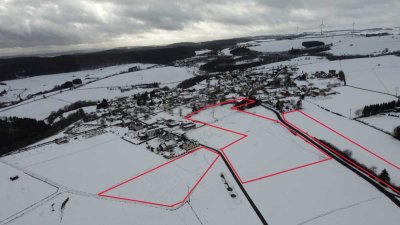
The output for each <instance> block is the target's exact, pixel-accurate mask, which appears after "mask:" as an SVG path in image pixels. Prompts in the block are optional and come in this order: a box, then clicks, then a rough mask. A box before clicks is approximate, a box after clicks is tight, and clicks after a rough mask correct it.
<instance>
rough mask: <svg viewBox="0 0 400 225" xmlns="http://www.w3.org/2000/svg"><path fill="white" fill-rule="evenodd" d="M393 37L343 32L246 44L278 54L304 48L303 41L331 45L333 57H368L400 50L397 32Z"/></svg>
mask: <svg viewBox="0 0 400 225" xmlns="http://www.w3.org/2000/svg"><path fill="white" fill-rule="evenodd" d="M390 33H393V34H394V35H389V36H381V37H365V36H361V35H358V34H356V35H352V34H349V33H348V32H347V34H346V32H344V33H342V34H339V35H323V36H320V35H313V36H308V37H307V36H306V37H304V38H299V39H292V40H271V39H269V40H265V41H263V40H260V41H258V42H257V43H256V42H250V43H247V44H252V45H254V44H255V43H256V46H251V47H249V48H250V49H252V50H255V51H260V52H280V51H289V50H290V49H292V48H304V47H303V46H302V43H303V42H305V41H322V42H324V43H325V44H331V43H332V44H333V46H332V47H331V50H329V51H328V52H329V53H332V54H334V55H369V54H381V53H382V52H383V51H384V50H385V49H386V48H387V49H388V50H389V51H390V52H392V51H398V50H400V37H399V35H398V31H394V32H390Z"/></svg>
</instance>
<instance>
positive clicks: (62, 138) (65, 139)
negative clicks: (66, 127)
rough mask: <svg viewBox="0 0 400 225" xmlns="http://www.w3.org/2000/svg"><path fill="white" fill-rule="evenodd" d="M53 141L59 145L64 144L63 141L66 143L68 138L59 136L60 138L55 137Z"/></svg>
mask: <svg viewBox="0 0 400 225" xmlns="http://www.w3.org/2000/svg"><path fill="white" fill-rule="evenodd" d="M55 142H56V144H58V145H61V144H64V143H68V142H69V139H68V138H67V137H61V138H57V139H56V140H55Z"/></svg>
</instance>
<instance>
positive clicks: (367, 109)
mask: <svg viewBox="0 0 400 225" xmlns="http://www.w3.org/2000/svg"><path fill="white" fill-rule="evenodd" d="M396 107H400V100H397V101H395V100H393V101H391V102H385V103H380V104H373V105H367V106H364V108H363V109H362V113H361V114H362V116H363V117H367V116H373V115H376V114H379V113H383V112H386V111H387V110H391V109H394V108H396Z"/></svg>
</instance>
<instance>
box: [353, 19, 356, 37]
mask: <svg viewBox="0 0 400 225" xmlns="http://www.w3.org/2000/svg"><path fill="white" fill-rule="evenodd" d="M355 25H356V23H354V22H353V34H354V33H355V32H356V30H355V28H354V27H355Z"/></svg>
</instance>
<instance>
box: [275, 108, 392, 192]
mask: <svg viewBox="0 0 400 225" xmlns="http://www.w3.org/2000/svg"><path fill="white" fill-rule="evenodd" d="M289 113H300V114H301V115H303V116H304V118H306V119H309V120H311V121H313V122H315V123H317V124H319V125H320V126H322V127H324V128H326V129H327V130H329V131H330V132H333V133H334V134H336V135H337V136H339V137H341V138H343V139H345V140H346V141H348V142H350V143H352V144H354V145H355V146H357V147H359V148H360V149H362V150H363V151H365V152H367V153H369V154H370V155H372V156H373V157H375V158H377V159H379V160H381V161H383V162H384V163H386V164H388V165H389V166H391V167H394V168H396V169H397V170H400V167H399V166H398V165H395V164H394V163H392V162H390V161H388V160H387V159H385V158H383V157H381V156H379V155H378V154H376V153H375V152H373V151H372V150H370V149H368V148H366V147H364V146H362V145H361V144H359V143H357V142H356V141H354V140H352V139H350V138H349V137H346V136H345V135H343V134H341V133H340V132H338V131H336V130H334V129H333V128H331V127H329V126H328V125H326V124H324V123H322V122H321V121H319V120H317V119H315V118H314V117H312V116H310V115H308V114H306V113H305V112H303V111H301V110H294V111H290V112H286V113H283V114H282V117H283V119H284V120H285V121H286V123H288V124H290V125H291V126H293V127H294V128H296V129H298V130H300V131H301V132H302V133H303V134H305V135H307V136H308V137H310V138H312V139H313V140H314V141H316V142H318V143H319V144H320V145H322V146H324V147H325V148H327V149H329V150H330V151H332V152H334V153H335V154H336V155H338V156H339V157H340V158H342V159H343V160H345V161H346V162H347V163H349V164H351V165H352V166H354V167H356V168H357V169H359V170H360V171H362V172H364V173H365V174H368V176H371V177H373V178H374V179H375V180H377V181H379V182H381V183H382V184H385V185H386V186H387V187H388V188H390V189H391V190H393V191H394V192H396V193H397V194H400V190H398V189H397V188H395V187H393V186H392V185H391V184H389V183H387V182H385V181H383V180H382V179H380V178H379V177H378V176H376V175H375V174H373V173H371V172H370V171H368V170H366V169H364V168H363V167H361V166H359V165H358V164H357V163H355V162H353V161H352V160H350V159H348V158H347V157H345V156H343V154H342V153H340V152H338V151H337V150H335V149H333V148H331V147H330V146H327V145H326V144H324V143H323V142H321V141H319V140H318V139H317V138H315V137H313V136H311V135H310V134H308V132H306V131H304V130H302V129H300V128H298V127H297V126H296V125H294V124H293V123H291V122H289V121H288V120H287V119H286V118H285V115H287V114H289Z"/></svg>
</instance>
